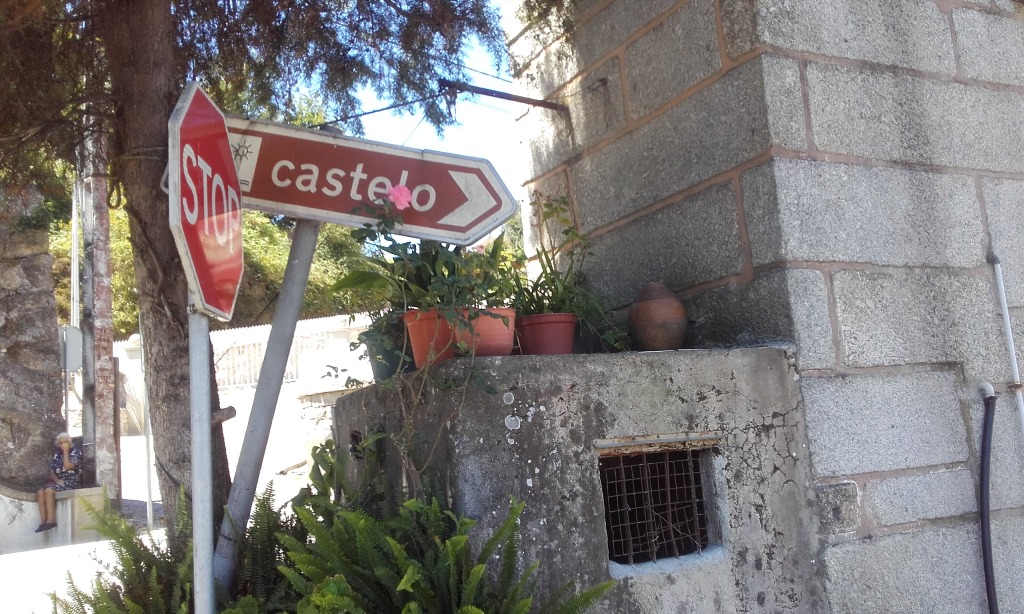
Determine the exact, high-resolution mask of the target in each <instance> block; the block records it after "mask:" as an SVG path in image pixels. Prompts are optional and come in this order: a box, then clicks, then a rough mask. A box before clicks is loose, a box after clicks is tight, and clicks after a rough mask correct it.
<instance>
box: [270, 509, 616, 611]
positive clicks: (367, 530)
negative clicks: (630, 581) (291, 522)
mask: <svg viewBox="0 0 1024 614" xmlns="http://www.w3.org/2000/svg"><path fill="white" fill-rule="evenodd" d="M523 506H524V504H522V503H518V504H517V503H513V504H512V505H511V507H510V509H509V513H508V516H507V517H506V519H505V521H504V522H503V523H502V524H501V526H499V527H498V529H497V530H496V531H495V532H494V534H493V535H491V536H490V538H488V539H487V540H486V542H484V544H483V546H482V547H481V549H480V552H479V553H477V554H476V555H475V556H474V555H473V552H472V548H471V546H470V542H469V530H470V529H471V528H472V527H473V526H474V524H475V523H474V521H472V520H470V519H467V518H465V517H456V516H455V515H454V514H453V513H452V512H450V511H448V510H445V509H442V507H441V505H440V504H439V503H438V501H437V499H433V500H432V501H431V502H430V503H429V504H428V503H426V502H424V501H421V500H417V499H413V500H410V501H407V502H406V503H405V504H404V505H403V506H402V507H401V508H400V510H399V513H398V515H396V516H393V517H391V518H386V519H383V520H378V519H375V518H373V517H372V516H370V515H369V514H367V513H366V512H365V511H362V510H342V511H340V512H339V513H338V516H337V518H335V522H334V523H333V524H330V525H325V524H322V523H321V522H319V520H318V519H317V517H316V515H315V514H314V513H313V512H312V510H310V509H309V508H306V507H296V508H295V514H296V516H297V518H298V520H299V523H300V524H301V525H302V526H303V527H304V528H305V529H306V530H307V531H308V532H309V535H310V539H309V540H307V541H300V540H297V539H295V538H294V537H293V536H289V535H281V536H280V538H281V541H282V543H283V545H284V547H285V549H286V551H287V553H288V558H289V559H290V561H291V564H290V565H286V566H282V567H281V568H280V571H281V573H282V574H284V575H285V576H286V577H287V578H288V580H289V581H290V582H291V583H292V585H293V586H294V587H295V589H296V591H298V593H299V594H300V595H302V599H301V600H300V601H299V603H298V606H297V611H298V612H299V614H326V613H328V612H330V613H332V614H343V613H351V614H363V613H372V614H387V613H390V612H394V613H396V614H399V613H401V614H415V613H424V614H427V613H429V614H474V613H481V614H482V613H487V614H526V613H528V612H531V611H540V612H546V613H547V612H550V613H570V614H572V613H578V612H583V611H584V610H585V609H587V608H588V607H590V606H591V605H593V604H594V603H595V602H596V601H597V600H598V599H600V598H601V596H603V595H604V593H605V592H606V591H607V590H608V589H609V588H610V587H611V585H612V582H607V583H605V584H601V585H599V586H596V587H594V588H592V589H590V590H587V591H584V592H582V593H580V594H578V595H576V596H574V597H572V598H570V599H568V600H566V601H562V602H557V603H552V604H548V605H545V606H543V607H542V608H540V609H536V610H535V609H534V602H533V592H534V588H535V581H534V574H535V572H536V571H537V567H538V566H537V564H536V563H534V564H533V565H531V566H530V567H529V568H528V569H527V570H526V571H525V572H524V573H522V574H521V575H517V574H516V560H517V557H518V546H519V541H518V520H519V516H520V514H521V513H522V510H523ZM496 554H498V556H497V565H498V569H493V568H492V567H493V564H494V562H495V555H496Z"/></svg>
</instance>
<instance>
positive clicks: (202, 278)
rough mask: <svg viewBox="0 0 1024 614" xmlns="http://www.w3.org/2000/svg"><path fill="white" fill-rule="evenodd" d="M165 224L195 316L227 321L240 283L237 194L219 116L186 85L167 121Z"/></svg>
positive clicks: (196, 90) (202, 94)
mask: <svg viewBox="0 0 1024 614" xmlns="http://www.w3.org/2000/svg"><path fill="white" fill-rule="evenodd" d="M167 126H168V128H169V129H170V136H169V139H168V140H169V150H170V151H169V156H168V159H169V160H170V165H169V178H168V179H169V184H170V185H169V188H170V189H169V192H170V224H171V232H172V233H173V234H174V242H175V243H176V244H177V246H178V254H179V255H180V256H181V262H182V264H183V265H184V267H185V274H186V276H187V277H188V287H189V292H190V293H191V295H192V299H193V303H194V304H195V306H196V308H197V309H199V310H200V311H202V312H204V313H207V314H209V315H211V316H214V317H216V318H219V319H222V320H230V319H231V314H232V312H233V311H234V310H235V298H236V297H237V296H238V287H239V285H240V284H241V281H242V209H241V189H240V188H239V185H238V175H237V173H236V171H235V164H234V161H233V160H232V157H231V147H230V145H229V142H228V131H227V128H226V127H225V125H224V114H223V113H221V111H220V109H218V108H217V105H215V104H213V101H212V100H210V98H209V97H208V96H207V95H206V93H205V92H203V90H202V89H200V87H199V86H198V85H197V84H195V83H189V84H188V86H187V87H186V88H185V92H184V93H183V94H182V95H181V98H180V99H179V100H178V104H177V106H176V107H174V113H172V114H171V118H170V120H168V122H167Z"/></svg>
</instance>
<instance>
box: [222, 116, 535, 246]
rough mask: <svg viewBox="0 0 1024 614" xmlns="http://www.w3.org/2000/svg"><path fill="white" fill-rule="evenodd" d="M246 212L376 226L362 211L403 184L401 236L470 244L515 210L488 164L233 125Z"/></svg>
mask: <svg viewBox="0 0 1024 614" xmlns="http://www.w3.org/2000/svg"><path fill="white" fill-rule="evenodd" d="M227 124H228V131H229V132H230V133H231V147H232V150H233V153H234V156H235V164H236V165H237V167H238V176H239V180H240V182H241V186H242V202H243V204H244V205H245V206H246V207H251V208H254V209H261V210H263V211H268V212H271V213H279V214H283V215H289V216H293V217H298V218H304V219H312V220H319V221H322V222H333V223H336V224H345V225H349V226H361V225H362V224H364V223H366V222H370V223H372V222H373V221H374V218H372V217H369V216H368V214H367V212H366V211H365V205H367V204H369V203H372V202H375V201H378V200H379V199H381V198H383V197H384V195H385V193H386V192H387V190H388V189H389V188H391V187H394V186H398V185H404V186H406V187H407V188H408V189H409V191H410V192H411V193H412V203H411V206H410V207H409V208H407V209H405V210H404V211H402V212H401V215H402V226H401V228H400V229H399V230H398V233H399V234H402V235H405V236H409V237H418V238H421V239H434V240H438V241H445V242H448V243H456V244H460V245H468V244H470V243H473V242H475V241H477V240H478V239H481V238H482V237H484V236H485V235H486V234H487V233H488V232H490V231H491V230H492V229H494V228H495V227H497V226H498V225H499V224H501V223H502V222H504V221H505V220H507V219H508V218H509V217H511V216H512V214H513V213H515V211H516V201H515V198H514V197H513V196H512V194H511V193H510V192H509V191H508V188H506V187H505V184H503V183H502V182H501V179H500V178H499V177H498V174H497V173H496V172H495V170H494V167H493V166H491V163H490V162H488V161H487V160H484V159H481V158H469V157H465V156H459V155H455V154H445V153H438V152H433V151H423V150H419V149H411V148H406V147H397V146H394V145H385V144H383V143H377V142H374V141H367V140H363V139H353V138H349V137H344V136H339V135H337V134H333V133H330V132H325V131H322V130H307V129H302V128H297V127H294V126H288V125H284V124H275V123H270V122H262V121H254V120H247V119H236V118H229V119H228V120H227Z"/></svg>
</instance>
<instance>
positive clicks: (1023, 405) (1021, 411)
mask: <svg viewBox="0 0 1024 614" xmlns="http://www.w3.org/2000/svg"><path fill="white" fill-rule="evenodd" d="M988 261H989V263H991V264H992V269H993V271H995V277H996V290H997V294H998V295H999V309H1000V310H1002V314H1003V332H1004V333H1005V335H1006V347H1007V349H1008V350H1009V351H1010V370H1011V371H1012V375H1013V383H1012V384H1011V387H1012V388H1013V395H1014V397H1015V398H1016V399H1017V414H1018V415H1019V416H1020V432H1021V435H1022V436H1024V394H1022V393H1021V384H1020V369H1019V368H1018V367H1017V350H1016V349H1015V348H1014V343H1013V328H1012V326H1011V325H1010V308H1009V307H1008V306H1007V304H1006V286H1004V285H1003V267H1002V266H1001V265H1000V264H999V258H998V257H997V256H996V255H995V254H992V255H990V256H989V257H988Z"/></svg>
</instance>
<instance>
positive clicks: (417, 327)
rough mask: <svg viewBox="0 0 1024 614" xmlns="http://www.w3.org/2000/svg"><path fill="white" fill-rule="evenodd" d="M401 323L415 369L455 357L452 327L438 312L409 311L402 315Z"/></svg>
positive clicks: (427, 310) (425, 310)
mask: <svg viewBox="0 0 1024 614" xmlns="http://www.w3.org/2000/svg"><path fill="white" fill-rule="evenodd" d="M402 321H403V322H405V330H406V332H407V333H408V335H409V345H411V346H412V359H413V362H415V363H416V368H417V369H420V368H423V367H425V366H426V365H428V364H431V365H433V364H437V363H439V362H443V361H445V360H448V359H449V358H451V357H453V356H455V339H454V335H453V332H452V326H451V324H449V323H448V320H445V319H444V316H442V315H441V313H440V312H439V311H435V310H432V309H424V310H420V309H411V310H409V311H407V312H405V313H404V314H402Z"/></svg>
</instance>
